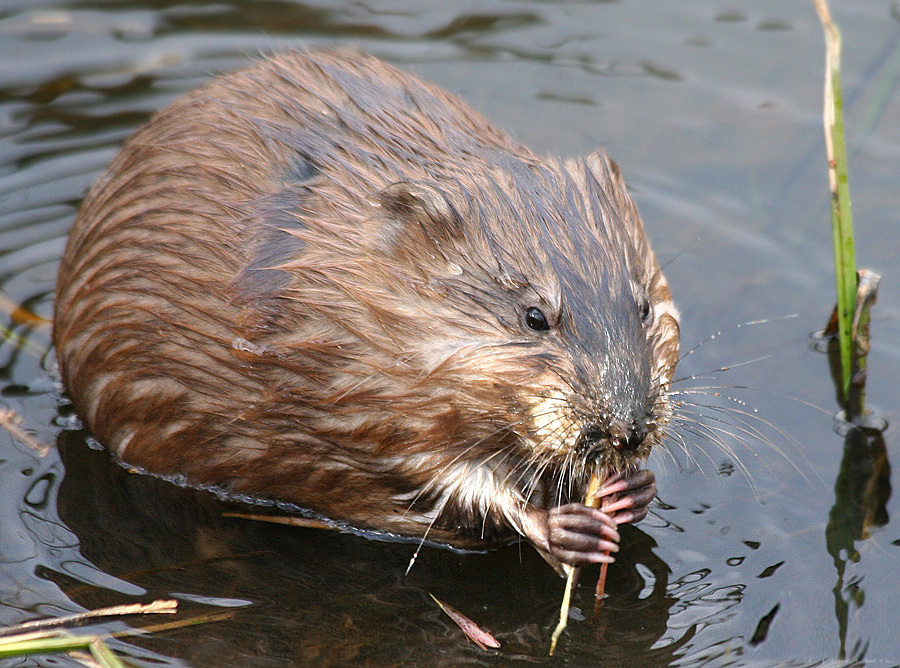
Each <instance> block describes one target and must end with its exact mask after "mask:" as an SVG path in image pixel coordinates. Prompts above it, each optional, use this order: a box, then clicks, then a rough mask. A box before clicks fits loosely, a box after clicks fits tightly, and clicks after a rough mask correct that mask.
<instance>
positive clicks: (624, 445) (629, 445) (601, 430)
mask: <svg viewBox="0 0 900 668" xmlns="http://www.w3.org/2000/svg"><path fill="white" fill-rule="evenodd" d="M645 438H647V427H646V426H644V425H641V424H633V425H630V426H629V427H625V428H622V427H621V426H619V425H614V426H611V427H603V426H601V425H598V424H588V425H585V426H584V427H582V429H581V435H580V441H581V444H582V447H583V448H585V449H586V450H587V451H588V452H592V451H599V450H601V449H602V448H603V447H604V446H611V447H613V448H615V449H616V450H618V451H619V452H622V451H631V450H636V449H637V447H638V446H639V445H640V444H641V443H643V442H644V439H645Z"/></svg>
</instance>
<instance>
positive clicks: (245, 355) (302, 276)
mask: <svg viewBox="0 0 900 668" xmlns="http://www.w3.org/2000/svg"><path fill="white" fill-rule="evenodd" d="M676 315H677V314H676V312H675V309H674V306H673V305H672V302H671V296H670V294H669V290H668V286H667V284H666V282H665V279H664V278H663V276H662V274H661V272H660V270H659V266H658V264H657V262H656V259H655V257H654V256H653V253H652V251H651V250H650V248H649V246H648V245H647V242H646V239H645V237H644V232H643V228H642V226H641V222H640V219H639V217H638V215H637V212H636V211H635V209H634V205H633V204H632V202H631V199H630V198H629V196H628V194H627V192H626V190H625V187H624V184H623V183H622V181H621V179H620V177H619V173H618V169H617V168H616V167H615V165H614V164H613V163H611V162H610V161H609V160H607V158H606V157H605V156H603V155H602V154H595V155H592V156H591V157H589V158H587V159H585V160H578V161H568V162H560V161H555V160H546V159H542V158H538V157H537V156H535V155H534V154H533V153H532V152H530V151H529V150H528V149H526V148H524V147H522V146H520V145H519V144H517V143H515V142H514V141H512V140H510V139H509V138H508V137H507V136H506V135H505V134H503V133H502V132H500V131H499V130H497V129H496V128H494V127H493V126H492V125H490V124H489V123H488V122H487V121H485V120H484V119H483V118H482V117H481V116H479V115H478V114H476V113H475V112H473V111H472V110H471V109H469V108H468V107H467V106H465V105H464V104H462V103H461V102H459V101H458V100H457V99H456V98H454V97H452V96H450V95H448V94H446V93H444V92H442V91H441V90H439V89H437V88H436V87H434V86H431V85H428V84H425V83H423V82H421V81H419V80H418V79H416V78H414V77H410V76H408V75H405V74H402V73H400V72H398V71H397V70H395V69H394V68H392V67H390V66H388V65H385V64H383V63H381V62H380V61H378V60H376V59H374V58H370V57H366V56H362V55H358V54H353V55H348V54H334V53H302V54H301V53H290V54H286V55H283V56H280V57H275V58H270V59H266V60H263V61H261V62H259V63H258V64H256V65H255V66H254V67H252V68H251V69H248V70H245V71H242V72H237V73H234V74H231V75H226V76H224V77H221V78H219V79H216V80H214V81H213V82H212V83H210V84H209V85H207V86H206V87H204V88H202V89H200V90H198V91H196V92H194V93H192V94H189V95H188V96H186V97H184V98H183V99H181V100H179V101H177V102H176V103H175V104H173V105H172V106H171V107H169V108H168V109H166V110H164V111H163V112H161V113H160V114H158V115H157V116H156V117H155V118H154V119H153V120H152V121H151V122H150V123H149V124H148V125H147V126H145V127H144V128H142V129H141V130H139V131H138V132H136V133H135V134H134V135H133V136H132V137H131V138H130V139H129V140H128V142H127V143H126V145H125V147H124V148H123V150H122V152H121V153H120V154H119V155H118V157H117V158H116V159H115V161H114V162H113V163H112V165H111V166H110V168H109V170H108V171H107V173H106V174H105V175H104V176H103V178H102V179H101V180H100V182H99V183H98V184H97V185H96V186H95V187H94V188H93V189H92V191H91V192H90V194H89V195H88V197H87V199H86V200H85V202H84V205H83V207H82V209H81V211H80V213H79V215H78V219H77V220H76V222H75V225H74V228H73V230H72V233H71V236H70V238H69V243H68V246H67V248H66V252H65V256H64V259H63V263H62V267H61V269H60V274H59V282H58V289H57V298H56V319H55V324H54V342H55V344H56V347H57V353H58V357H59V363H60V368H61V371H62V376H63V379H64V382H65V384H66V386H67V388H68V390H69V393H70V394H71V396H72V399H73V401H74V403H75V406H76V408H77V410H78V411H79V413H80V414H81V415H82V416H83V418H84V419H85V421H86V422H87V424H88V426H89V427H90V428H91V430H92V431H93V433H94V434H95V436H96V437H97V438H98V439H99V440H100V442H101V443H103V444H104V445H105V446H107V447H108V448H109V449H110V450H111V451H112V452H114V453H115V454H116V455H117V456H119V457H120V458H121V459H122V460H124V461H127V462H129V463H132V464H135V465H139V466H141V467H143V468H145V469H147V470H149V471H152V472H155V473H159V474H164V475H177V476H184V477H185V478H186V479H187V480H188V481H189V482H191V483H197V484H201V483H202V484H210V485H215V486H217V487H220V488H222V489H225V490H227V491H230V492H234V493H240V494H248V495H252V496H257V497H265V498H272V499H280V500H284V501H291V502H296V503H298V504H300V505H302V506H304V507H307V508H310V509H312V510H313V511H316V512H318V513H321V514H323V515H326V516H328V517H331V518H334V519H337V520H343V521H347V522H349V523H351V524H354V525H357V526H361V527H367V528H373V529H380V530H386V531H393V532H398V533H403V534H412V535H422V534H423V533H424V532H425V531H426V530H428V528H429V527H432V529H431V531H432V533H430V534H429V536H430V537H432V538H436V539H442V540H448V541H451V542H454V543H457V544H469V543H471V542H477V541H480V540H490V539H492V538H494V537H497V536H502V535H506V534H507V533H508V532H511V531H516V532H519V533H523V534H525V535H527V536H528V537H529V538H531V539H532V540H533V541H534V542H536V544H538V547H539V548H541V549H545V550H546V549H547V548H546V545H541V544H539V543H540V542H541V541H540V540H539V538H535V537H534V535H532V531H533V527H531V526H530V525H531V524H533V523H534V522H537V521H542V520H540V518H542V517H544V516H545V515H546V512H547V509H549V508H554V507H556V506H558V505H560V504H564V503H566V502H567V501H569V500H570V497H574V498H578V494H580V493H582V492H583V486H584V483H585V480H586V478H587V477H588V476H589V475H590V473H591V471H593V470H594V469H595V467H599V468H600V469H601V470H605V471H606V472H607V473H609V472H614V471H632V470H635V469H636V468H637V465H638V464H639V463H640V462H641V461H642V460H643V459H644V458H645V457H646V455H647V453H648V452H649V449H650V447H651V446H652V445H654V444H656V443H658V442H659V440H660V438H661V434H662V427H663V426H664V425H665V423H666V422H667V420H668V416H669V411H670V408H669V403H668V401H667V398H666V393H667V391H668V385H669V382H670V380H671V377H672V373H673V370H674V365H675V362H676V360H677V355H678V328H677V322H676ZM535 513H536V514H535ZM541 513H543V515H542V514H541ZM535 518H538V519H535Z"/></svg>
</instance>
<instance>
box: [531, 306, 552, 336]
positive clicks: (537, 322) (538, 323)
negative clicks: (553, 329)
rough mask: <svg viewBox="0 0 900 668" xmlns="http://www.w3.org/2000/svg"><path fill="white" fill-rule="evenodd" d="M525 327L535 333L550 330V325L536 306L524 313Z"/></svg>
mask: <svg viewBox="0 0 900 668" xmlns="http://www.w3.org/2000/svg"><path fill="white" fill-rule="evenodd" d="M525 326H526V327H527V328H528V329H532V330H534V331H535V332H546V331H547V330H548V329H550V323H549V322H548V321H547V316H545V315H544V312H543V311H542V310H541V309H539V308H538V307H537V306H532V307H531V308H529V309H526V311H525Z"/></svg>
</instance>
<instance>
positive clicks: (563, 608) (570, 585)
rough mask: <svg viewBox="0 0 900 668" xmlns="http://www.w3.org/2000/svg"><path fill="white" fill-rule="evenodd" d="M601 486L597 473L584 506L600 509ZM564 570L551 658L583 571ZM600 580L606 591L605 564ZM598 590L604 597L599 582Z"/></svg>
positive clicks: (576, 569) (571, 568)
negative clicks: (564, 586) (564, 578)
mask: <svg viewBox="0 0 900 668" xmlns="http://www.w3.org/2000/svg"><path fill="white" fill-rule="evenodd" d="M600 484H601V483H600V476H598V475H597V473H596V472H595V473H594V474H593V475H592V476H591V481H590V482H589V483H588V489H587V494H585V495H584V505H586V506H588V507H590V508H598V507H599V506H600V497H597V498H594V497H595V496H596V494H597V491H598V490H599V489H600ZM563 568H564V569H565V572H566V588H565V589H564V590H563V600H562V604H561V605H560V606H559V622H557V624H556V628H555V629H553V635H552V636H551V637H550V656H553V653H554V652H555V651H556V643H557V642H558V641H559V637H560V636H561V635H562V632H563V631H565V630H566V625H567V624H568V623H569V607H570V605H571V603H572V589H574V588H575V582H576V580H577V579H578V573H579V571H580V570H581V569H580V568H576V567H575V566H570V565H569V564H563ZM600 579H601V580H602V582H603V589H605V588H606V564H603V567H602V568H601V570H600ZM597 589H598V591H599V592H600V594H601V595H602V593H603V589H601V586H600V581H598V582H597Z"/></svg>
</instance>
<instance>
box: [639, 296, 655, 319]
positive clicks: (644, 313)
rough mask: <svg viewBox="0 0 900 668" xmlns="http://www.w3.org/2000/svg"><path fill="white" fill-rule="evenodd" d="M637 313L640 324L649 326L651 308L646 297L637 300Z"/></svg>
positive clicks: (651, 317)
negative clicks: (639, 317)
mask: <svg viewBox="0 0 900 668" xmlns="http://www.w3.org/2000/svg"><path fill="white" fill-rule="evenodd" d="M638 313H639V314H640V316H641V322H642V323H644V324H645V325H649V324H650V322H651V321H652V320H653V306H652V304H650V299H649V298H648V297H646V296H644V297H639V298H638Z"/></svg>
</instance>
